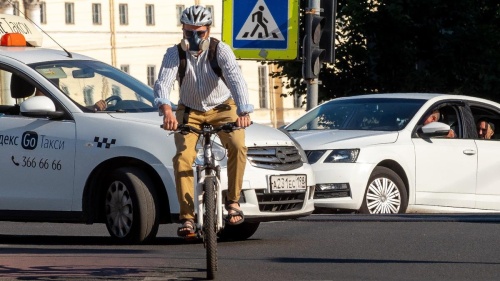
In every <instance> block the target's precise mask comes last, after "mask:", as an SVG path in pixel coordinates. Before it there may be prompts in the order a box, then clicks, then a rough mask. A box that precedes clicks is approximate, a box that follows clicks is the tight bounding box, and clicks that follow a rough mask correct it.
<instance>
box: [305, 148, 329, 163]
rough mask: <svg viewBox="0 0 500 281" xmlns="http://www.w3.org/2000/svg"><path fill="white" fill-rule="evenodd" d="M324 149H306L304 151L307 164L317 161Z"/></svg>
mask: <svg viewBox="0 0 500 281" xmlns="http://www.w3.org/2000/svg"><path fill="white" fill-rule="evenodd" d="M325 152H326V150H308V151H306V154H307V160H308V161H309V164H314V163H316V162H318V160H319V159H320V158H321V157H323V154H325Z"/></svg>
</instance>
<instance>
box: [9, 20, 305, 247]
mask: <svg viewBox="0 0 500 281" xmlns="http://www.w3.org/2000/svg"><path fill="white" fill-rule="evenodd" d="M3 17H4V18H8V20H7V21H6V22H9V26H7V25H6V26H3V27H4V28H3V29H4V30H6V31H7V32H8V31H9V30H8V29H9V27H10V28H12V29H13V30H12V31H13V32H14V31H18V32H22V33H23V34H19V33H6V34H3V36H2V38H1V46H0V86H1V87H0V165H1V167H2V169H0V178H1V182H0V220H12V221H43V222H46V221H54V222H81V223H87V224H92V223H105V224H106V226H107V228H108V230H109V233H110V234H111V236H112V237H114V238H116V240H117V241H119V242H127V243H135V242H142V241H145V240H148V239H151V238H153V237H155V235H156V233H157V230H158V226H159V224H161V223H174V222H176V221H177V220H178V213H179V205H178V202H177V197H176V191H175V184H174V176H173V169H172V157H173V155H174V153H175V145H174V141H173V135H169V133H168V132H167V131H164V130H162V129H161V128H160V124H161V122H162V119H161V117H160V116H159V114H158V111H157V109H156V108H155V107H154V106H153V98H154V97H153V90H152V89H151V88H150V87H148V86H146V85H145V84H143V83H141V82H139V81H138V80H136V79H134V78H133V77H131V76H130V75H128V74H126V73H124V72H122V71H120V70H118V69H116V68H114V67H112V66H110V65H108V64H105V63H103V62H100V61H97V60H94V59H92V58H89V57H86V56H82V55H79V54H76V53H70V52H66V51H63V50H51V49H43V48H38V47H33V46H39V45H40V42H39V40H40V39H41V36H39V35H37V32H36V29H35V28H34V27H32V26H31V24H30V23H29V22H27V21H26V20H24V19H23V18H18V17H14V16H8V15H3ZM19 27H22V28H19ZM1 31H3V30H1ZM0 35H2V34H0ZM23 35H24V36H23ZM25 40H26V41H25ZM26 42H27V43H26ZM101 100H104V101H105V103H106V108H105V109H104V110H103V111H101V110H100V109H103V108H102V104H101V105H100V106H99V103H102V101H101ZM246 136H247V138H246V145H247V147H248V162H247V168H246V171H245V178H244V185H243V191H242V197H241V201H240V203H241V208H242V209H243V211H244V213H245V217H246V221H245V223H243V224H241V225H238V226H228V227H226V228H225V229H224V232H222V233H221V234H220V235H221V236H223V237H226V238H229V239H246V238H248V237H250V236H251V235H253V233H255V231H256V230H257V228H258V226H259V223H260V222H263V221H274V220H286V219H291V218H297V217H302V216H307V215H309V214H311V213H312V211H313V210H314V204H313V201H312V197H313V186H314V184H315V182H314V176H313V172H312V169H311V167H310V165H309V164H307V159H306V156H305V154H304V153H303V151H301V149H300V147H298V146H297V145H296V144H295V142H294V141H293V140H291V139H290V138H289V137H288V136H287V135H286V134H284V133H283V132H281V131H279V130H276V129H273V128H270V127H267V126H263V125H258V124H254V125H252V126H250V127H248V128H247V132H246ZM219 162H220V163H219V164H220V165H221V166H222V167H223V171H222V173H221V174H222V175H225V174H226V172H225V168H224V166H225V163H226V161H225V159H222V160H220V161H219ZM223 178H224V177H223ZM304 178H305V179H306V180H305V181H302V182H301V181H298V180H297V179H304ZM287 183H288V184H287ZM223 188H227V182H226V181H225V180H223Z"/></svg>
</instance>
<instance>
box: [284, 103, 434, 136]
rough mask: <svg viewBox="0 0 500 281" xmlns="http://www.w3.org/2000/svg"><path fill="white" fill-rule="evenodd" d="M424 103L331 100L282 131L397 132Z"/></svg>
mask: <svg viewBox="0 0 500 281" xmlns="http://www.w3.org/2000/svg"><path fill="white" fill-rule="evenodd" d="M425 102H426V100H419V99H398V98H360V99H344V100H333V101H330V102H326V103H324V104H322V105H320V106H318V107H316V108H315V109H313V110H311V111H309V112H307V113H306V114H305V115H304V116H302V117H300V118H299V119H298V120H296V121H295V122H293V123H291V124H290V125H288V126H287V127H286V128H285V129H286V130H288V131H301V130H367V131H399V130H402V129H403V128H404V127H405V126H406V124H408V122H409V121H410V120H411V119H412V118H413V116H414V115H415V113H416V112H417V111H418V109H420V107H421V106H422V105H423V104H424V103H425Z"/></svg>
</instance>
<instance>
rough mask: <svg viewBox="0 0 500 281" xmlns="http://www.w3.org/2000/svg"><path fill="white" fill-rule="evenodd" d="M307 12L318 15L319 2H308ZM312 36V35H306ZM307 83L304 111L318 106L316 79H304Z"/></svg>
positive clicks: (318, 0) (310, 0)
mask: <svg viewBox="0 0 500 281" xmlns="http://www.w3.org/2000/svg"><path fill="white" fill-rule="evenodd" d="M308 12H311V13H314V14H316V15H319V12H320V0H309V7H308ZM306 36H312V34H306ZM306 83H307V104H306V110H309V109H311V108H313V107H315V106H316V105H318V79H314V78H313V79H306Z"/></svg>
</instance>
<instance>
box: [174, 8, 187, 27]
mask: <svg viewBox="0 0 500 281" xmlns="http://www.w3.org/2000/svg"><path fill="white" fill-rule="evenodd" d="M175 9H176V11H177V26H180V25H182V24H181V16H182V12H184V9H185V7H184V5H176V6H175Z"/></svg>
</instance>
